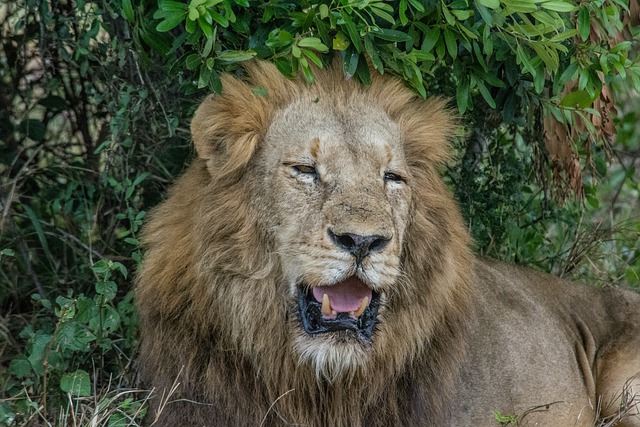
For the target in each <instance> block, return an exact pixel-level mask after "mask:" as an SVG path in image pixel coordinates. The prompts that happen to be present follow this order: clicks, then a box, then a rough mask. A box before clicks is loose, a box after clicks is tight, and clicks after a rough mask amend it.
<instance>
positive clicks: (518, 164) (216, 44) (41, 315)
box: [0, 0, 640, 427]
mask: <svg viewBox="0 0 640 427" xmlns="http://www.w3.org/2000/svg"><path fill="white" fill-rule="evenodd" d="M639 21H640V4H639V2H638V0H631V1H629V0H588V1H587V0H585V1H582V0H575V1H574V0H393V1H382V0H332V1H329V0H326V1H325V0H305V1H287V0H270V1H268V2H265V1H257V0H188V1H187V0H184V1H169V0H159V1H158V2H156V0H15V1H7V0H0V173H1V177H0V206H1V215H2V217H1V218H0V426H1V425H7V426H13V425H15V426H26V425H38V426H39V425H42V426H45V425H47V426H48V425H60V426H62V425H64V426H66V425H73V426H84V425H91V426H109V427H114V426H136V425H139V424H140V423H141V422H142V418H143V417H144V415H145V413H146V405H145V402H146V399H147V396H148V392H147V391H144V390H139V389H138V388H137V387H138V386H139V384H138V382H137V379H136V368H135V353H136V345H137V322H136V316H135V312H134V309H133V305H132V293H131V281H132V277H133V276H134V274H135V270H136V267H137V264H138V263H139V262H140V259H141V257H142V255H143V251H142V249H141V248H140V247H139V245H138V240H137V235H138V231H139V229H140V226H141V224H142V223H143V221H144V216H145V212H147V211H148V209H150V208H152V207H153V206H154V205H155V204H156V203H157V202H158V201H159V200H161V199H162V197H163V194H164V191H165V190H166V187H167V186H168V185H169V183H170V182H171V181H172V180H173V179H174V177H175V176H176V175H177V174H179V173H180V171H181V170H182V169H183V167H184V165H185V163H186V162H188V159H189V158H190V157H191V156H192V149H191V147H190V136H189V131H188V127H189V119H190V117H191V114H192V113H193V110H194V108H195V106H196V105H197V103H198V102H199V100H201V99H202V98H203V97H204V95H205V94H207V93H209V92H211V91H216V92H219V91H220V90H224V88H221V87H220V78H219V77H220V74H221V73H222V72H239V69H240V67H241V64H242V62H243V61H246V60H250V59H252V58H261V59H266V60H269V61H273V62H275V63H276V64H277V66H278V68H279V69H280V70H281V71H282V72H283V73H284V74H286V75H288V76H294V75H302V76H303V78H306V79H307V80H308V81H310V82H311V81H312V80H313V65H312V64H315V66H317V67H321V66H322V65H323V64H324V63H327V62H329V61H331V60H332V58H335V57H336V56H340V57H341V58H342V61H343V64H344V71H345V74H346V75H348V76H350V77H352V78H357V79H359V80H360V81H362V82H363V83H364V84H366V83H367V82H368V80H369V76H370V73H371V72H383V71H384V72H386V73H392V74H395V75H398V76H400V77H401V78H402V79H404V80H405V81H406V84H407V85H408V86H410V87H411V88H413V89H414V90H415V91H416V92H417V93H419V94H420V95H421V96H428V95H432V94H437V95H444V96H446V97H449V98H450V99H451V100H452V106H453V107H457V108H458V110H459V111H460V112H461V113H462V114H463V116H462V117H463V126H461V128H460V131H459V139H458V141H457V143H456V146H455V151H456V158H455V161H454V162H452V163H451V165H450V168H449V169H448V171H446V177H447V179H448V180H449V182H450V183H451V186H452V188H453V189H454V190H455V192H456V195H457V197H458V199H459V200H460V202H461V207H462V210H463V212H464V215H465V218H466V220H467V221H468V225H469V228H470V230H471V232H472V233H473V235H474V237H475V239H476V250H477V252H479V253H482V254H486V255H489V256H493V257H498V258H501V259H505V260H509V261H512V262H518V263H523V264H528V265H531V266H534V267H537V268H541V269H544V270H547V271H551V272H553V273H555V274H558V275H562V276H567V277H571V278H578V279H582V280H588V281H590V282H592V283H596V284H598V286H609V285H629V286H635V287H639V286H640V215H639V214H640V209H639V206H638V205H639V203H640V191H639V190H640V188H639V182H640V173H639V172H638V171H637V167H638V166H640V96H639V92H640V55H639V52H640V46H639V45H640V42H639V28H638V24H639ZM367 64H371V65H372V67H373V69H372V70H370V69H369V67H368V66H367ZM260 89H261V88H256V91H258V92H259V91H260ZM425 120H428V117H425ZM510 422H516V421H515V420H513V419H511V418H503V419H497V420H496V425H498V424H499V423H502V424H508V423H510Z"/></svg>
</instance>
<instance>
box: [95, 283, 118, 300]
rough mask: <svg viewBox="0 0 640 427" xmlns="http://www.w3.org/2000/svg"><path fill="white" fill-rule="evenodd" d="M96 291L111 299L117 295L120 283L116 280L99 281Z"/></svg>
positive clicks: (106, 298)
mask: <svg viewBox="0 0 640 427" xmlns="http://www.w3.org/2000/svg"><path fill="white" fill-rule="evenodd" d="M96 293H97V294H98V295H102V296H103V297H104V298H105V300H106V301H111V300H113V299H114V298H115V297H116V294H117V293H118V285H116V282H114V281H111V280H109V281H106V282H98V283H96Z"/></svg>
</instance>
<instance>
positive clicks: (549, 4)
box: [540, 0, 578, 12]
mask: <svg viewBox="0 0 640 427" xmlns="http://www.w3.org/2000/svg"><path fill="white" fill-rule="evenodd" d="M540 6H541V7H542V8H543V9H547V10H553V11H556V12H573V11H575V10H578V6H576V5H575V4H573V3H572V2H571V1H560V0H552V1H545V2H542V3H541V4H540Z"/></svg>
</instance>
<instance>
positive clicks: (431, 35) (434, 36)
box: [420, 27, 440, 52]
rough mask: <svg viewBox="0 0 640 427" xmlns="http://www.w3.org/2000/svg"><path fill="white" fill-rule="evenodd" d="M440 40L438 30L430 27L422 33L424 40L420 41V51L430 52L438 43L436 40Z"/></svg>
mask: <svg viewBox="0 0 640 427" xmlns="http://www.w3.org/2000/svg"><path fill="white" fill-rule="evenodd" d="M439 38H440V30H439V29H438V27H431V28H429V29H427V30H426V31H424V40H423V41H422V46H420V50H422V51H423V52H431V49H433V47H434V46H435V45H436V43H438V39H439Z"/></svg>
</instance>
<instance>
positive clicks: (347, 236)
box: [327, 229, 391, 263]
mask: <svg viewBox="0 0 640 427" xmlns="http://www.w3.org/2000/svg"><path fill="white" fill-rule="evenodd" d="M327 233H329V237H330V238H331V240H332V241H333V243H335V244H336V246H338V247H339V248H340V249H342V250H344V251H346V252H349V253H350V254H351V255H353V256H355V257H356V261H357V262H358V263H359V262H360V261H362V260H363V259H364V257H366V256H367V255H369V254H370V253H371V252H376V251H381V250H382V249H384V247H385V246H387V244H388V243H389V241H391V239H389V238H387V237H384V236H379V235H372V236H361V235H359V234H352V233H344V234H336V233H334V232H333V231H331V229H327Z"/></svg>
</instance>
